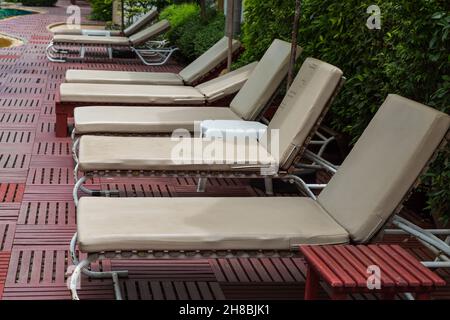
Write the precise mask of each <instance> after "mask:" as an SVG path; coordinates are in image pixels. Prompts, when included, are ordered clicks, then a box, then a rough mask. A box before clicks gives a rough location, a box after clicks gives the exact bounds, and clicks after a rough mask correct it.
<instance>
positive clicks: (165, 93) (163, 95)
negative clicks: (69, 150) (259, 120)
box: [55, 40, 301, 136]
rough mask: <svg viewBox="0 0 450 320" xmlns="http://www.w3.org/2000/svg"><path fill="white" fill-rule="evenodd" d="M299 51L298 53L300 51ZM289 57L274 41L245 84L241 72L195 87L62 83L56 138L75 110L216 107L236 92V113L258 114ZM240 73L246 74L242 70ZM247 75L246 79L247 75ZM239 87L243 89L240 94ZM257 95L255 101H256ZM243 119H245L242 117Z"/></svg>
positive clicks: (287, 46) (64, 130) (284, 47)
mask: <svg viewBox="0 0 450 320" xmlns="http://www.w3.org/2000/svg"><path fill="white" fill-rule="evenodd" d="M298 51H299V52H300V51H301V49H299V50H298ZM289 55H290V44H289V43H287V42H284V41H281V40H274V42H273V43H272V45H271V46H270V47H269V49H268V50H267V52H266V54H265V55H264V56H263V57H262V59H261V61H260V62H259V63H258V65H257V66H256V70H255V72H252V74H251V75H250V77H249V78H248V81H246V80H247V78H245V79H244V78H242V77H236V76H235V75H236V73H237V72H240V71H234V72H232V73H230V74H225V75H224V76H221V77H219V78H215V79H213V80H210V81H208V82H204V83H202V84H200V85H198V86H196V87H187V86H149V85H119V84H115V85H111V84H86V83H63V84H61V86H60V91H59V96H58V97H57V98H56V103H55V108H56V135H57V136H66V135H67V118H68V117H70V116H73V109H74V108H75V107H80V106H89V105H90V106H95V105H97V106H98V105H114V106H117V105H126V106H139V105H143V106H145V105H156V106H161V105H171V106H180V105H206V104H212V103H214V104H216V105H217V104H218V101H220V100H222V99H224V98H227V97H228V96H230V95H231V94H233V93H235V92H237V91H239V93H238V94H237V95H236V96H235V98H234V99H233V104H234V105H235V106H236V108H237V112H239V110H240V109H247V108H249V109H250V111H247V112H258V110H255V109H257V108H255V106H256V105H258V106H261V105H262V106H265V104H264V102H267V101H268V99H270V97H272V96H273V94H274V93H275V91H276V90H277V88H278V87H279V84H280V83H281V81H282V80H283V79H284V78H285V76H286V73H287V68H288V61H289ZM252 66H254V64H253V65H252ZM247 68H250V67H247ZM240 70H244V71H245V70H247V71H248V69H245V68H244V69H242V68H241V69H240ZM246 75H247V76H248V73H246ZM242 80H245V81H242ZM244 82H245V84H244ZM241 87H242V89H241V90H239V89H240V88H241ZM256 93H257V94H258V97H257V100H255V97H256V96H255V94H256ZM243 116H244V117H246V116H248V115H246V114H243Z"/></svg>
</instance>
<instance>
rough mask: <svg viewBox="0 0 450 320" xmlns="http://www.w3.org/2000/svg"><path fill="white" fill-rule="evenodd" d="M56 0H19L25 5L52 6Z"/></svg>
mask: <svg viewBox="0 0 450 320" xmlns="http://www.w3.org/2000/svg"><path fill="white" fill-rule="evenodd" d="M57 1H58V0H21V1H20V2H21V3H22V5H24V6H27V7H53V6H54V5H55V4H56V2H57Z"/></svg>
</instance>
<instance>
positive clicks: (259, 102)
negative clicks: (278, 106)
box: [230, 39, 302, 120]
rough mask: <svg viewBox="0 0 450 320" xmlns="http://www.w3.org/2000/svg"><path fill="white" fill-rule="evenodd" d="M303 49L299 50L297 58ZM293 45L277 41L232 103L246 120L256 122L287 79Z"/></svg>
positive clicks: (235, 110)
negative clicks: (282, 82)
mask: <svg viewBox="0 0 450 320" xmlns="http://www.w3.org/2000/svg"><path fill="white" fill-rule="evenodd" d="M301 51H302V48H300V47H299V48H298V50H297V57H298V56H299V55H300V53H301ZM290 53H291V44H290V43H288V42H285V41H282V40H278V39H275V40H274V41H273V42H272V44H271V45H270V47H269V49H267V51H266V53H265V54H264V56H263V57H262V58H261V60H260V61H259V63H258V65H257V66H256V68H255V70H254V71H253V72H252V74H251V76H250V78H249V79H248V80H247V82H246V83H245V84H244V86H243V87H242V89H241V90H240V91H239V92H238V94H237V95H236V96H235V97H234V99H233V101H231V103H230V107H231V109H232V110H233V111H234V112H235V113H236V114H238V115H239V116H240V117H241V118H242V119H244V120H254V119H255V118H256V117H257V116H258V115H259V114H260V113H261V111H262V109H263V108H264V107H265V106H266V104H267V103H268V102H269V99H270V98H271V97H272V96H273V95H274V93H275V91H276V90H277V89H278V87H279V86H280V84H281V81H283V79H284V78H285V77H286V74H287V71H288V67H289V57H290Z"/></svg>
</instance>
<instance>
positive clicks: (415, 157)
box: [318, 95, 450, 242]
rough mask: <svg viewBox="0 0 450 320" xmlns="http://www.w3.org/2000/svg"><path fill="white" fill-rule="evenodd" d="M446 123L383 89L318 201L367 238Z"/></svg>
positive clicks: (359, 239) (357, 237) (448, 122)
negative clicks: (385, 93)
mask: <svg viewBox="0 0 450 320" xmlns="http://www.w3.org/2000/svg"><path fill="white" fill-rule="evenodd" d="M449 126H450V117H449V116H448V115H446V114H444V113H442V112H439V111H437V110H435V109H432V108H429V107H427V106H424V105H422V104H420V103H417V102H415V101H412V100H409V99H406V98H403V97H400V96H398V95H389V96H388V98H387V99H386V101H385V102H384V103H383V105H382V106H381V107H380V109H379V111H378V112H377V113H376V115H375V116H374V118H373V119H372V121H371V122H370V124H369V125H368V127H367V128H366V130H365V131H364V133H363V134H362V136H361V138H360V139H359V140H358V142H357V143H356V145H355V146H354V148H353V150H352V151H351V153H350V154H349V155H348V157H347V158H346V159H345V161H344V163H343V164H342V166H341V167H340V168H339V170H338V172H337V173H336V174H335V175H334V176H333V178H332V179H331V181H330V182H329V183H328V185H327V187H326V188H325V189H324V190H323V191H322V192H321V193H320V195H319V197H318V201H319V203H320V204H321V205H322V206H323V207H324V208H325V209H326V210H327V211H328V212H329V213H330V215H332V216H333V218H334V219H335V220H336V221H337V222H338V223H339V224H340V225H342V226H343V227H344V228H345V229H346V230H347V231H348V232H349V234H350V236H351V238H352V239H353V240H354V241H356V242H364V241H367V240H369V239H370V238H371V237H372V236H373V235H374V233H375V232H376V231H377V230H378V229H379V228H380V227H381V226H382V225H383V224H384V223H385V221H386V220H387V219H388V218H389V217H390V215H391V214H392V213H393V211H394V210H395V209H396V207H397V206H398V205H399V203H400V202H401V200H402V199H403V197H404V196H405V194H406V193H407V191H408V190H409V188H410V187H411V186H412V185H413V183H414V181H415V180H416V179H417V177H418V176H419V174H420V172H421V171H422V169H423V167H424V166H425V165H426V163H427V162H428V160H429V159H430V158H431V156H432V154H433V153H434V151H435V149H436V147H437V146H438V145H439V143H440V142H441V140H442V139H443V137H444V136H445V134H446V132H447V130H448V129H449Z"/></svg>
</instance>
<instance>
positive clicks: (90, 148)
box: [74, 60, 342, 201]
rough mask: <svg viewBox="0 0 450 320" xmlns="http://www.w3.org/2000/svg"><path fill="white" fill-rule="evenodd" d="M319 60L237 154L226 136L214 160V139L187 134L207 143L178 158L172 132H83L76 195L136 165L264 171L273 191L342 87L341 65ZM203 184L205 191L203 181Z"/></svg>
mask: <svg viewBox="0 0 450 320" xmlns="http://www.w3.org/2000/svg"><path fill="white" fill-rule="evenodd" d="M313 62H314V63H308V64H306V65H305V66H304V69H303V70H302V72H299V73H298V75H297V76H296V78H295V80H294V82H293V83H292V85H291V87H290V89H289V91H288V92H287V94H286V96H285V97H284V99H283V101H282V103H281V105H280V107H279V108H278V109H277V111H276V113H275V115H274V116H273V118H272V120H271V121H270V123H269V125H268V128H267V131H266V133H265V134H264V135H263V136H262V138H261V139H260V140H256V139H249V140H247V141H243V142H238V144H239V146H238V147H239V148H243V149H244V151H243V152H236V153H234V152H233V153H232V154H227V152H226V151H228V150H231V149H233V150H234V147H233V143H234V141H230V142H229V141H226V142H225V144H224V145H223V148H224V149H225V151H224V152H222V154H221V155H218V156H217V157H216V158H214V159H213V160H214V161H213V163H211V161H209V160H211V159H206V158H207V157H208V156H207V155H206V154H205V152H204V151H205V150H207V149H208V148H213V147H214V143H215V141H210V140H209V139H204V138H185V139H184V140H183V143H186V144H187V145H194V146H201V148H192V153H187V154H185V155H184V156H185V158H183V159H182V161H178V160H180V159H174V157H173V151H174V148H177V146H179V144H180V142H179V141H177V140H174V139H172V138H170V137H108V136H89V135H83V136H82V137H81V138H80V142H79V157H78V163H77V165H76V168H75V177H78V172H77V171H78V170H80V171H82V172H84V174H85V176H83V177H82V178H81V179H80V180H79V181H78V182H77V184H76V186H75V188H74V197H75V201H77V192H78V189H79V188H80V187H81V186H82V185H83V183H84V181H85V180H86V179H87V177H89V176H92V175H97V174H99V172H101V174H112V175H115V174H117V172H118V171H119V172H122V173H123V174H127V173H129V172H132V171H135V172H137V173H139V172H142V174H144V175H145V174H149V173H151V175H158V174H159V175H161V174H172V175H175V176H176V175H178V174H181V175H183V176H192V177H199V178H206V177H209V176H217V175H222V176H228V177H259V178H261V177H262V178H265V179H266V183H267V189H268V190H267V191H268V193H271V187H270V186H271V183H270V179H271V178H273V177H277V178H286V177H287V176H290V170H289V169H291V165H292V164H293V163H295V162H296V161H297V160H298V157H299V156H300V155H301V154H302V153H303V151H304V148H305V147H306V145H307V143H308V142H309V140H310V138H311V136H312V134H314V132H315V131H316V129H317V127H318V125H319V124H320V121H321V120H322V118H323V116H324V114H325V112H326V111H327V109H328V107H329V105H330V103H331V101H332V100H333V98H334V96H335V94H336V92H337V90H338V89H339V88H340V84H341V81H342V71H341V70H339V69H338V68H336V67H335V66H332V65H330V64H327V63H325V62H321V61H318V60H314V61H313ZM305 69H306V70H305ZM247 84H248V82H247ZM245 101H248V99H245ZM240 112H241V113H240V115H242V116H243V117H245V116H248V115H249V114H251V113H252V112H254V110H247V109H240ZM243 113H246V114H245V115H244V114H243ZM273 133H274V134H279V138H280V139H279V142H280V143H279V148H278V149H277V148H276V145H275V144H272V140H271V139H272V134H273ZM254 149H257V150H260V151H261V153H258V154H252V153H251V152H250V151H249V150H254ZM246 151H249V152H246ZM205 157H206V158H205ZM222 157H223V158H222ZM293 179H295V177H294V178H293ZM199 189H200V191H202V189H203V186H199ZM83 191H86V190H83ZM87 192H90V191H87Z"/></svg>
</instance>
